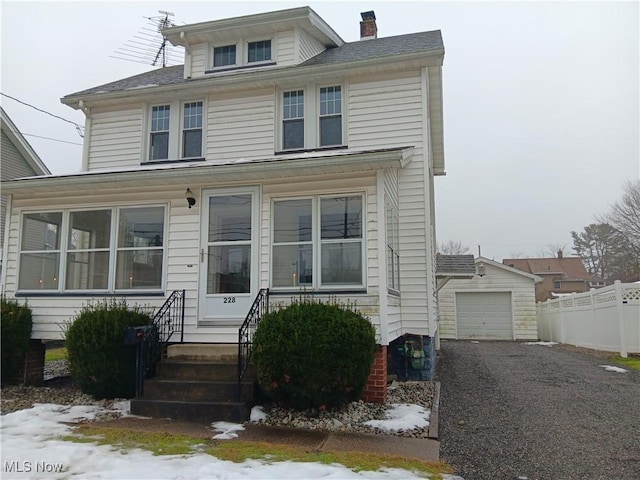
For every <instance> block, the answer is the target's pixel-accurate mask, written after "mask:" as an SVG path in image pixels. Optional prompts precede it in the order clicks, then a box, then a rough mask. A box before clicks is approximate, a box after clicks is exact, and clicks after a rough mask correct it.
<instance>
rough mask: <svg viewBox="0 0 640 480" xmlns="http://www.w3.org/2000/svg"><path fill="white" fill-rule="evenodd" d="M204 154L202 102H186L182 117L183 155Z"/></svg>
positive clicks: (187, 156) (199, 155)
mask: <svg viewBox="0 0 640 480" xmlns="http://www.w3.org/2000/svg"><path fill="white" fill-rule="evenodd" d="M201 156H202V102H189V103H185V104H184V114H183V118H182V157H183V158H190V157H201Z"/></svg>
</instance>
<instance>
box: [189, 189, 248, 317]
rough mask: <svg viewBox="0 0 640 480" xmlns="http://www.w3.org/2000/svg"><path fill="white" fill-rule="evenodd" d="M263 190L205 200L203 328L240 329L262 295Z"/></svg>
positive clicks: (211, 193) (207, 195)
mask: <svg viewBox="0 0 640 480" xmlns="http://www.w3.org/2000/svg"><path fill="white" fill-rule="evenodd" d="M258 197H259V189H258V187H252V188H238V189H235V188H233V189H216V190H206V191H204V192H203V198H202V206H203V208H202V209H201V210H202V219H201V221H202V226H203V228H202V229H201V232H202V237H201V240H200V262H201V265H200V292H199V315H198V324H199V325H238V326H239V325H240V324H241V323H242V322H243V320H244V319H245V317H246V316H247V312H248V311H249V307H250V306H251V303H252V302H253V300H254V298H255V296H256V294H257V293H258V238H259V232H258V228H259V222H258V212H259V198H258Z"/></svg>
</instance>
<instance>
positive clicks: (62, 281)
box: [15, 202, 169, 295]
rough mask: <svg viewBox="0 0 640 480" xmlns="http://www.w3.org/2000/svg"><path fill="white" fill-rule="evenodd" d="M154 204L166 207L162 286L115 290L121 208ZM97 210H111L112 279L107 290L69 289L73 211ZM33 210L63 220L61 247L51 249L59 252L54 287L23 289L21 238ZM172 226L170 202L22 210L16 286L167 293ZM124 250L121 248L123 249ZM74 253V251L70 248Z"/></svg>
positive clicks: (61, 290) (74, 292)
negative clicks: (25, 219) (68, 260)
mask: <svg viewBox="0 0 640 480" xmlns="http://www.w3.org/2000/svg"><path fill="white" fill-rule="evenodd" d="M153 207H162V208H163V209H164V217H163V245H162V250H163V255H162V278H161V279H160V286H159V287H156V288H151V289H139V288H135V289H116V288H115V282H116V257H117V254H118V250H119V249H118V245H117V241H118V239H117V233H118V232H117V230H118V220H119V211H120V210H121V209H130V208H153ZM94 210H111V212H112V214H111V230H110V237H109V280H108V285H107V288H106V289H67V288H66V287H65V285H66V276H67V267H66V265H67V255H68V253H69V251H70V249H69V247H68V245H67V241H68V233H69V225H70V223H69V218H70V214H71V213H75V212H86V211H94ZM34 213H62V222H61V224H60V229H61V234H60V248H59V249H58V250H52V251H56V252H59V255H60V260H59V265H58V287H57V288H55V289H20V288H19V285H20V267H21V265H20V264H21V262H22V253H23V250H22V238H23V235H24V229H23V228H24V227H23V226H24V216H25V215H29V214H34ZM168 227H169V204H168V203H157V202H154V203H136V204H128V203H122V204H111V205H93V206H86V207H83V208H73V207H71V208H52V209H47V210H23V211H21V212H20V235H19V238H18V250H17V253H18V255H17V262H16V273H17V275H16V284H15V289H16V293H18V294H33V293H42V294H50V295H57V294H65V295H78V294H81V295H87V294H90V295H91V294H95V295H104V294H109V295H127V294H136V295H144V294H150V293H157V292H164V291H165V288H166V283H167V259H168V250H169V248H168V243H167V238H168V237H167V234H168ZM120 250H121V249H120ZM34 252H39V250H34ZM71 253H73V250H71Z"/></svg>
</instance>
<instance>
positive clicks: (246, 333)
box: [238, 288, 269, 399]
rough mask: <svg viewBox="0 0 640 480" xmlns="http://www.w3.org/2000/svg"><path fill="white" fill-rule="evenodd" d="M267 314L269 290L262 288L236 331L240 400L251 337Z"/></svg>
mask: <svg viewBox="0 0 640 480" xmlns="http://www.w3.org/2000/svg"><path fill="white" fill-rule="evenodd" d="M267 313H269V289H268V288H263V289H261V290H260V291H259V292H258V295H257V296H256V299H255V300H254V301H253V304H252V305H251V308H250V309H249V313H247V317H246V318H245V319H244V322H243V323H242V326H241V327H240V329H239V330H238V399H240V398H241V392H242V378H243V377H244V374H245V372H246V371H247V367H248V366H249V361H250V360H251V353H252V351H253V335H254V334H255V332H256V329H257V328H258V324H259V323H260V320H262V317H263V316H264V315H265V314H267Z"/></svg>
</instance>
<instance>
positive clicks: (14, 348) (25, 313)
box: [0, 297, 33, 383]
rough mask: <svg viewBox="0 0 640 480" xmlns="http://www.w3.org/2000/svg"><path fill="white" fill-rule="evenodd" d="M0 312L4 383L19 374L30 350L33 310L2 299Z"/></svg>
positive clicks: (13, 301)
mask: <svg viewBox="0 0 640 480" xmlns="http://www.w3.org/2000/svg"><path fill="white" fill-rule="evenodd" d="M0 302H1V304H2V305H1V307H0V308H1V311H0V315H1V316H0V327H1V331H0V335H1V336H2V337H1V338H2V345H1V348H2V382H3V383H4V382H6V381H8V380H10V379H11V377H13V376H15V375H17V374H18V372H19V371H20V366H21V365H22V362H24V356H25V354H26V353H27V350H28V349H29V339H30V338H31V328H32V325H33V324H32V315H31V309H30V308H29V307H28V306H27V305H26V304H25V305H20V304H18V302H16V301H15V300H7V299H6V298H4V297H2V299H1V300H0Z"/></svg>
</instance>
